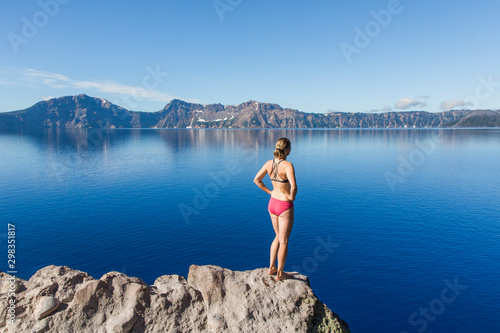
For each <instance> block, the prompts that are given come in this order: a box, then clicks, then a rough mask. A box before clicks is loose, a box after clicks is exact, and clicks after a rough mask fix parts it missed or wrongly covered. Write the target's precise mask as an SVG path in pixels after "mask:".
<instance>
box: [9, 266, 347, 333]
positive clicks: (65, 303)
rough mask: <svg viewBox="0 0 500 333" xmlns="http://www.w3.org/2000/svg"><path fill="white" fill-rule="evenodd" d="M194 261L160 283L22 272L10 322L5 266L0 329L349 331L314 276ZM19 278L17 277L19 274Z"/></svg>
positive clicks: (56, 271) (112, 275) (62, 271)
mask: <svg viewBox="0 0 500 333" xmlns="http://www.w3.org/2000/svg"><path fill="white" fill-rule="evenodd" d="M292 274H293V276H294V277H293V279H289V280H284V281H279V282H277V281H275V279H274V277H273V276H269V275H268V274H267V269H265V268H259V269H254V270H248V271H231V270H229V269H226V268H221V267H218V266H213V265H206V266H197V265H191V267H190V268H189V274H188V278H187V280H186V279H185V278H183V277H182V276H179V275H163V276H161V277H159V278H157V279H156V281H155V283H154V284H153V285H151V286H150V285H148V284H146V283H145V282H144V281H142V280H141V279H139V278H134V277H129V276H127V275H125V274H123V273H119V272H109V273H106V274H104V275H103V276H102V277H101V278H100V279H98V280H96V279H94V278H93V277H91V276H89V275H88V274H87V273H85V272H81V271H77V270H73V269H71V268H69V267H66V266H54V265H51V266H47V267H44V268H42V269H41V270H39V271H38V272H36V273H35V275H33V276H32V277H31V279H29V280H28V281H24V280H21V279H18V278H16V282H15V289H16V297H17V302H16V312H15V314H16V318H15V322H14V324H12V323H9V321H8V320H7V321H6V320H5V316H6V311H5V309H6V306H7V299H8V290H9V288H10V281H9V280H8V279H9V278H11V276H10V275H8V274H6V273H2V272H0V279H1V280H0V288H1V289H0V290H1V294H0V300H1V303H0V304H1V309H0V310H2V311H1V314H2V320H1V321H0V332H75V333H76V332H78V333H80V332H92V333H94V332H103V333H107V332H172V333H174V332H349V328H348V326H347V324H346V323H345V322H344V321H343V320H342V319H340V318H339V317H338V316H337V315H336V314H335V313H333V312H332V311H331V310H330V309H328V307H327V306H326V305H325V304H323V303H321V302H320V301H319V300H318V298H317V297H316V296H315V295H314V293H313V291H312V289H311V287H310V286H309V281H308V279H307V277H306V276H304V275H300V274H298V273H292ZM11 281H12V280H11Z"/></svg>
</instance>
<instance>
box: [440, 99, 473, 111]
mask: <svg viewBox="0 0 500 333" xmlns="http://www.w3.org/2000/svg"><path fill="white" fill-rule="evenodd" d="M467 106H472V103H470V102H466V101H463V100H460V99H451V100H449V101H444V102H442V103H441V107H440V109H441V110H452V109H455V108H457V107H467Z"/></svg>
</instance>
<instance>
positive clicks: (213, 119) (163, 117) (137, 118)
mask: <svg viewBox="0 0 500 333" xmlns="http://www.w3.org/2000/svg"><path fill="white" fill-rule="evenodd" d="M410 127H500V110H451V111H444V112H436V113H431V112H427V111H401V112H386V113H349V112H330V113H324V114H323V113H308V112H302V111H298V110H294V109H288V108H282V107H280V106H279V105H277V104H271V103H259V102H257V101H253V100H251V101H248V102H244V103H241V104H238V105H222V104H207V105H202V104H196V103H188V102H185V101H182V100H179V99H174V100H172V101H171V102H170V103H168V104H167V105H166V106H165V107H164V108H163V109H162V110H160V111H156V112H142V111H130V110H127V109H125V108H123V107H120V106H118V105H115V104H112V103H110V102H109V101H107V100H105V99H102V98H98V97H90V96H87V95H85V94H82V95H76V96H65V97H59V98H52V99H49V100H45V101H41V102H38V103H36V104H35V105H33V106H31V107H29V108H27V109H24V110H19V111H11V112H4V113H0V129H17V128H410Z"/></svg>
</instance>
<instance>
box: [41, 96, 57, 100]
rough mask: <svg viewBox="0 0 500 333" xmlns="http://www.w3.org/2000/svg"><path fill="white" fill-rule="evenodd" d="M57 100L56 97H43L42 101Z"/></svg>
mask: <svg viewBox="0 0 500 333" xmlns="http://www.w3.org/2000/svg"><path fill="white" fill-rule="evenodd" d="M52 98H55V97H54V96H43V97H42V99H43V100H44V101H48V100H49V99H52Z"/></svg>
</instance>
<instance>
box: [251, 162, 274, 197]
mask: <svg viewBox="0 0 500 333" xmlns="http://www.w3.org/2000/svg"><path fill="white" fill-rule="evenodd" d="M268 163H269V162H266V164H264V166H263V167H262V168H261V169H260V170H259V172H257V175H256V176H255V179H254V180H253V182H254V183H255V184H257V186H258V187H259V188H260V189H261V190H262V191H264V192H266V193H267V194H269V195H270V194H271V190H270V189H268V188H267V186H266V185H265V184H264V183H263V182H262V179H264V177H265V176H266V174H267V164H268Z"/></svg>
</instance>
